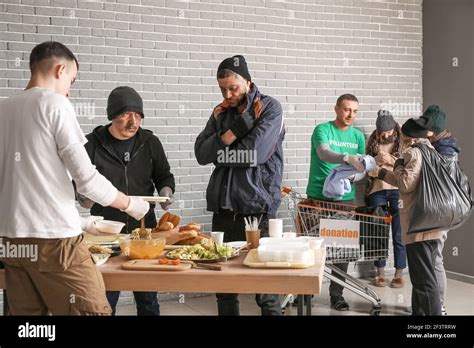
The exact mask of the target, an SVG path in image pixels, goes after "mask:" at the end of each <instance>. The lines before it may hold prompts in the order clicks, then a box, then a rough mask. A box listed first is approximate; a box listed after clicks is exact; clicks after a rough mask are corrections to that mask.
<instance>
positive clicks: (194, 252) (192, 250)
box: [166, 244, 236, 260]
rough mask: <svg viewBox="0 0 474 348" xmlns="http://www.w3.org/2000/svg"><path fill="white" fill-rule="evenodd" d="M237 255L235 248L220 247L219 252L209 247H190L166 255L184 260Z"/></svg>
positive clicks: (197, 245) (198, 245) (211, 258)
mask: <svg viewBox="0 0 474 348" xmlns="http://www.w3.org/2000/svg"><path fill="white" fill-rule="evenodd" d="M235 254H236V251H235V249H234V248H232V247H230V246H226V245H220V246H218V247H217V250H216V249H215V248H214V247H213V246H209V245H202V244H196V245H189V246H184V247H182V248H180V249H176V250H172V251H170V252H168V253H167V254H166V256H167V257H168V258H179V259H182V260H214V259H221V258H225V257H231V256H234V255H235Z"/></svg>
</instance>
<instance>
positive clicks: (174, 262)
mask: <svg viewBox="0 0 474 348" xmlns="http://www.w3.org/2000/svg"><path fill="white" fill-rule="evenodd" d="M168 263H169V264H171V265H179V264H180V263H181V260H180V259H174V260H168Z"/></svg>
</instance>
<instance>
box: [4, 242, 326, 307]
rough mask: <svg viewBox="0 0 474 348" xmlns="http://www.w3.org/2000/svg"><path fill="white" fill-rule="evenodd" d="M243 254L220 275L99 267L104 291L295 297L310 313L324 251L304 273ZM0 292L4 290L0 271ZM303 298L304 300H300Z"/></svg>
mask: <svg viewBox="0 0 474 348" xmlns="http://www.w3.org/2000/svg"><path fill="white" fill-rule="evenodd" d="M246 255H247V254H246V253H242V254H241V255H240V256H239V257H237V258H235V259H232V260H229V261H227V262H225V263H220V264H219V265H221V266H222V271H211V270H206V269H200V268H193V269H190V270H187V271H182V272H172V271H130V270H123V269H122V268H121V265H122V263H124V262H125V261H127V258H126V257H125V256H116V257H112V258H110V259H109V261H108V262H107V263H105V264H104V265H102V266H99V269H100V271H101V273H102V276H103V277H104V281H105V286H106V288H107V290H112V291H113V290H127V291H158V292H203V293H216V292H219V293H239V294H256V293H258V294H298V295H299V296H300V298H299V301H298V314H302V312H303V307H302V306H303V304H306V305H307V306H308V307H309V308H308V307H307V314H310V313H311V308H310V307H311V303H310V299H311V295H313V294H319V293H320V292H321V284H322V279H323V273H324V264H325V250H324V249H322V250H319V251H317V252H316V256H315V257H316V263H315V265H314V266H311V267H309V268H305V269H257V268H250V267H247V266H244V265H243V264H242V262H243V260H244V258H245V256H246ZM0 288H5V275H4V270H0ZM302 295H307V296H304V297H303V296H302Z"/></svg>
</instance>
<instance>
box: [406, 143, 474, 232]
mask: <svg viewBox="0 0 474 348" xmlns="http://www.w3.org/2000/svg"><path fill="white" fill-rule="evenodd" d="M412 147H416V148H418V149H419V150H420V151H421V154H422V156H423V163H422V168H421V177H420V183H419V185H418V190H417V191H416V193H415V197H414V202H413V206H412V209H411V212H410V223H409V227H408V234H413V233H421V232H425V231H429V230H447V229H449V230H452V229H455V228H458V227H460V226H461V225H462V224H463V223H464V222H465V221H466V220H467V218H468V217H469V215H470V214H471V210H472V207H473V201H472V196H471V188H470V185H469V180H468V178H467V176H466V174H464V172H463V171H462V169H461V167H460V166H459V164H458V163H449V162H448V161H446V160H445V159H444V158H443V157H442V156H441V155H440V154H439V153H438V152H437V151H436V150H434V149H432V148H430V147H428V146H427V145H424V144H420V143H417V144H414V145H412Z"/></svg>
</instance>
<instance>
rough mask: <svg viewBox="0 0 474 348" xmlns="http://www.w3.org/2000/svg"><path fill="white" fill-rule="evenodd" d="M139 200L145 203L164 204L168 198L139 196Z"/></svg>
mask: <svg viewBox="0 0 474 348" xmlns="http://www.w3.org/2000/svg"><path fill="white" fill-rule="evenodd" d="M140 198H141V199H143V200H144V201H147V202H158V203H163V202H166V201H167V200H168V199H170V198H169V197H158V196H140Z"/></svg>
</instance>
